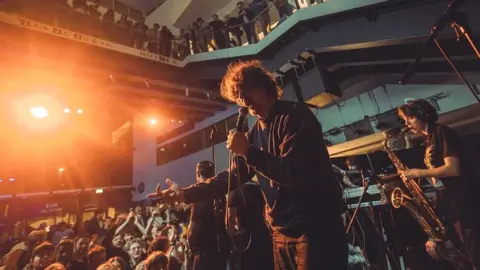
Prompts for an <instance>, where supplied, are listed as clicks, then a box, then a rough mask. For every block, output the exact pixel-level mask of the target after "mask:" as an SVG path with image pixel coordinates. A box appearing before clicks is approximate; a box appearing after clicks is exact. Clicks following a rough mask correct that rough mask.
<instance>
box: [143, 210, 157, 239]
mask: <svg viewBox="0 0 480 270" xmlns="http://www.w3.org/2000/svg"><path fill="white" fill-rule="evenodd" d="M154 219H155V216H154V215H152V216H151V217H150V218H149V219H148V221H147V227H146V228H145V231H144V232H143V236H148V234H149V233H150V230H151V229H152V224H153V220H154Z"/></svg>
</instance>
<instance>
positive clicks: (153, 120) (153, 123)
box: [148, 118, 158, 126]
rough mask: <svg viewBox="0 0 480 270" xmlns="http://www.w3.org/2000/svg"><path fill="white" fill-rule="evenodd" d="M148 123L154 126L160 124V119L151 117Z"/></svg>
mask: <svg viewBox="0 0 480 270" xmlns="http://www.w3.org/2000/svg"><path fill="white" fill-rule="evenodd" d="M148 123H149V124H150V125H152V126H154V125H156V124H158V120H157V119H155V118H152V119H150V120H149V121H148Z"/></svg>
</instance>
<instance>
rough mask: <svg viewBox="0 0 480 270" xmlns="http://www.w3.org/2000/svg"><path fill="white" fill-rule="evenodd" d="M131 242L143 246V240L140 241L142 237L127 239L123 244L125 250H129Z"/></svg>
mask: <svg viewBox="0 0 480 270" xmlns="http://www.w3.org/2000/svg"><path fill="white" fill-rule="evenodd" d="M133 244H139V245H140V247H141V248H142V249H144V248H145V242H144V241H142V239H140V238H133V239H132V240H130V241H128V242H127V243H126V244H125V250H130V247H131V246H132V245H133Z"/></svg>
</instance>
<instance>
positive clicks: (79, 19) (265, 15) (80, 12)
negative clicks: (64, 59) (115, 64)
mask: <svg viewBox="0 0 480 270" xmlns="http://www.w3.org/2000/svg"><path fill="white" fill-rule="evenodd" d="M324 1H325V2H326V1H327V0H317V1H306V0H296V6H292V5H291V4H289V2H288V1H281V0H274V1H271V2H263V1H256V0H254V1H252V3H251V4H250V5H249V7H248V9H241V8H240V7H237V11H238V16H237V17H231V18H226V20H225V21H222V20H217V21H213V20H212V21H210V22H208V23H207V22H204V21H203V20H202V21H198V20H197V21H195V22H194V23H193V24H192V28H190V29H181V33H180V34H179V35H177V36H175V35H173V34H172V33H171V32H170V31H169V30H168V29H166V28H165V29H160V28H159V27H157V28H155V27H154V28H148V27H147V26H146V25H144V24H142V23H135V24H133V22H131V21H129V20H128V18H124V20H120V21H117V22H113V20H112V18H113V17H110V19H109V17H108V16H107V15H106V14H102V16H100V17H101V18H99V17H98V16H91V15H90V14H89V12H90V11H89V9H88V8H79V7H75V8H73V7H71V6H69V5H68V4H66V2H62V1H55V0H46V1H36V0H7V1H3V2H0V10H1V11H3V12H6V13H8V14H10V15H16V16H19V18H21V19H19V21H18V22H16V23H17V24H19V25H20V26H23V27H27V28H33V29H34V30H38V31H42V32H47V31H49V32H52V33H51V34H56V35H60V36H63V37H66V38H71V39H75V40H77V41H80V42H84V43H89V44H91V45H95V46H100V47H105V48H110V49H113V50H118V51H123V52H126V53H129V54H134V55H137V56H139V57H142V58H147V59H151V60H156V61H159V62H163V63H168V64H172V65H177V66H183V65H185V63H182V60H183V59H184V58H185V57H187V56H189V55H193V54H198V53H204V52H211V51H216V50H223V49H228V48H232V47H239V46H247V45H249V44H255V43H258V42H259V41H261V40H262V39H263V38H265V37H266V36H267V35H269V33H271V32H272V30H273V29H275V28H276V27H277V26H279V25H280V24H282V23H283V22H285V21H287V20H289V17H292V15H293V14H294V12H296V11H298V10H299V9H305V8H307V9H310V8H311V7H312V5H315V6H316V5H317V4H318V5H320V6H323V5H325V4H323V2H324ZM331 1H339V2H345V3H347V4H348V3H350V2H351V1H346V0H331ZM384 1H386V0H384ZM306 2H308V3H306ZM310 2H313V4H310ZM366 2H369V3H370V4H371V2H382V1H378V0H376V1H373V0H371V1H366ZM255 3H261V4H260V5H259V4H255ZM267 3H268V4H267ZM345 3H344V5H345ZM262 5H263V6H262ZM265 5H266V7H265ZM362 5H363V4H362ZM365 5H368V4H367V3H365ZM335 6H337V5H335ZM338 6H342V4H339V5H338ZM351 8H355V7H353V6H352V7H351ZM328 9H331V11H330V12H335V11H337V10H338V11H342V9H339V8H338V7H333V8H328ZM343 9H345V8H343ZM302 13H303V12H302ZM308 13H310V12H308ZM327 13H328V12H327ZM295 15H296V14H295ZM302 15H305V14H302ZM306 15H309V16H308V17H310V16H315V14H306ZM319 15H320V16H321V14H319ZM324 15H325V14H324ZM317 16H318V15H317ZM296 17H298V18H296V20H295V21H297V20H300V19H301V20H303V19H309V18H303V17H305V16H301V17H302V18H300V17H299V16H296ZM30 20H31V21H30ZM38 22H40V23H42V25H38ZM34 24H37V25H34ZM288 24H289V25H290V23H288ZM35 28H36V29H35ZM280 30H284V29H280ZM194 58H197V57H194Z"/></svg>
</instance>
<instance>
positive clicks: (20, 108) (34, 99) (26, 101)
mask: <svg viewBox="0 0 480 270" xmlns="http://www.w3.org/2000/svg"><path fill="white" fill-rule="evenodd" d="M11 104H12V110H13V112H14V113H15V121H16V122H17V123H19V124H21V125H24V126H26V127H28V128H31V129H37V130H47V129H51V128H54V127H56V126H57V125H58V124H60V122H62V119H63V115H64V114H63V109H64V108H65V107H64V106H61V105H60V104H59V103H58V102H57V100H56V99H55V98H54V97H52V96H50V95H46V94H32V95H26V96H20V97H18V99H14V100H12V102H11Z"/></svg>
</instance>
